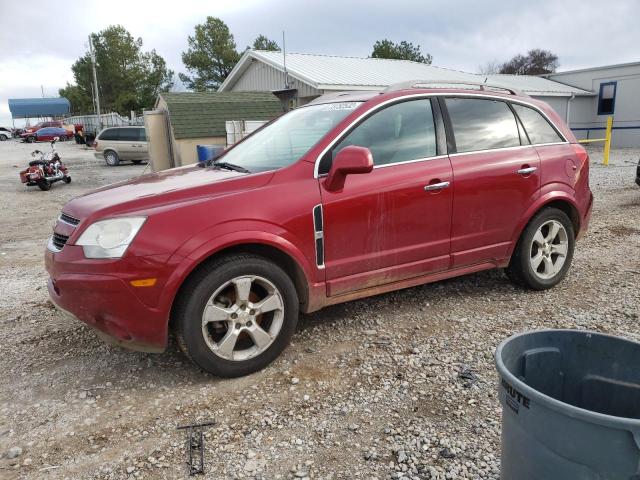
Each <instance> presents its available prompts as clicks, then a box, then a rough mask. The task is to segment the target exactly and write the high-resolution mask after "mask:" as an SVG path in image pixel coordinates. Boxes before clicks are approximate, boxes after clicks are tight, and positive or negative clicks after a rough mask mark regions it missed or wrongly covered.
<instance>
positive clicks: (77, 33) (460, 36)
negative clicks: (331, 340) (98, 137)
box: [0, 0, 640, 126]
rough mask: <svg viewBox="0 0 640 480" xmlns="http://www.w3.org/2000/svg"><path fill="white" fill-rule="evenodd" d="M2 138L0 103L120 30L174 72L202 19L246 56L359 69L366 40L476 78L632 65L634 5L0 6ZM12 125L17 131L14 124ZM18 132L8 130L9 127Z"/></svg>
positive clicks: (31, 89)
mask: <svg viewBox="0 0 640 480" xmlns="http://www.w3.org/2000/svg"><path fill="white" fill-rule="evenodd" d="M0 12H1V13H0V126H11V116H10V113H9V107H8V104H7V99H8V98H28V97H40V96H42V91H44V95H45V96H46V97H55V96H57V92H58V89H59V88H61V87H63V86H65V84H66V83H67V82H70V83H73V75H72V73H71V65H72V64H73V62H74V61H75V60H76V59H77V58H79V57H80V56H82V55H83V54H84V52H85V51H86V49H87V36H88V35H89V34H90V33H91V32H98V31H100V30H102V29H104V28H106V27H108V26H109V25H114V24H120V25H123V26H124V27H125V28H126V29H127V30H129V32H130V33H131V34H132V35H133V36H134V37H141V38H142V40H143V42H144V46H143V49H145V50H150V49H156V51H157V52H158V53H159V54H160V55H162V56H163V57H164V58H165V60H166V61H167V63H168V66H169V68H171V69H173V70H174V71H175V72H184V71H185V69H184V66H183V65H182V62H181V52H182V51H184V50H186V48H187V37H188V36H189V35H190V34H193V28H194V26H195V25H196V24H198V23H203V22H204V21H205V19H206V17H207V16H208V15H212V16H216V17H219V18H221V19H222V20H224V21H225V22H226V24H227V25H228V26H229V28H230V30H231V33H233V35H234V37H235V41H236V44H237V47H238V50H244V49H245V47H246V46H247V45H250V44H251V43H252V42H253V40H254V38H255V37H256V36H257V35H258V34H264V35H266V36H267V37H269V38H272V39H274V40H277V41H278V43H280V42H281V38H282V31H283V30H284V31H285V32H286V47H287V51H288V52H298V53H321V54H331V55H345V56H359V57H366V56H368V55H370V54H371V49H372V46H373V44H374V42H375V41H376V40H379V39H383V38H388V39H390V40H393V41H394V42H400V41H402V40H406V41H409V42H412V43H414V44H416V45H420V47H421V49H422V52H423V53H430V54H431V55H433V64H434V65H437V66H441V67H448V68H454V69H459V70H464V71H469V72H477V71H478V69H479V67H480V66H481V65H484V64H486V63H488V62H503V61H506V60H508V59H509V58H511V57H512V56H514V55H516V54H518V53H526V51H527V50H529V49H532V48H543V49H547V50H551V51H552V52H554V53H555V54H557V55H558V57H559V62H560V67H559V69H558V70H559V71H562V70H570V69H574V68H585V67H591V66H599V65H610V64H616V63H625V62H633V61H640V49H639V48H638V45H640V28H638V25H637V22H638V19H639V18H640V0H615V1H609V2H606V3H605V2H602V0H562V1H558V0H528V1H524V0H510V1H507V0H483V1H478V0H446V1H443V0H394V1H393V2H389V1H377V0H369V1H360V0H355V1H347V0H341V1H336V0H323V1H321V2H317V1H316V2H309V1H304V0H295V1H294V0H263V1H257V0H235V1H222V0H208V1H195V0H180V1H179V2H169V3H164V2H160V1H157V0H156V1H146V0H136V1H132V0H127V1H122V0H110V1H108V2H107V1H104V0H101V1H93V0H83V1H82V2H73V3H71V4H69V7H65V9H64V12H61V11H60V4H59V3H58V2H51V1H40V0H31V1H30V2H29V9H28V14H27V12H26V11H25V9H24V5H23V4H21V3H20V2H15V1H10V0H0ZM20 123H21V122H20ZM18 125H19V124H18V122H16V126H18Z"/></svg>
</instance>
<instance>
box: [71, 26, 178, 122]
mask: <svg viewBox="0 0 640 480" xmlns="http://www.w3.org/2000/svg"><path fill="white" fill-rule="evenodd" d="M91 40H92V43H93V47H94V50H95V56H96V73H97V76H98V87H99V93H100V104H101V107H102V110H103V111H105V112H109V111H114V112H118V113H120V114H121V115H129V112H130V111H131V110H136V111H140V110H144V109H145V108H150V107H152V106H153V104H154V102H155V99H156V97H157V95H158V93H160V92H163V91H167V90H169V89H170V88H171V86H172V85H173V80H172V77H173V71H172V70H170V69H168V68H167V64H166V62H165V60H164V59H163V58H162V57H161V56H160V55H158V54H157V53H156V51H155V50H151V51H150V52H143V51H142V39H141V38H137V39H134V38H133V36H132V35H131V34H130V33H129V32H128V31H127V30H126V29H125V28H124V27H122V26H119V25H115V26H110V27H108V28H106V29H105V30H103V31H101V32H99V33H92V34H91ZM71 70H72V72H73V77H74V80H75V85H70V84H68V83H67V86H66V87H65V88H62V89H60V91H59V94H60V96H63V97H66V98H67V99H68V100H69V102H71V107H72V111H73V112H76V113H86V112H89V111H92V110H93V100H92V98H93V97H92V92H93V77H92V73H91V57H90V55H89V53H88V52H87V53H85V55H84V56H82V57H80V58H79V59H78V60H76V62H75V63H74V64H73V65H72V67H71Z"/></svg>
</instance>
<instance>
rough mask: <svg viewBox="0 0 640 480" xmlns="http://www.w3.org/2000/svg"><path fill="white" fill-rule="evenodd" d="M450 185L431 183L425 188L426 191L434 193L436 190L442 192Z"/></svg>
mask: <svg viewBox="0 0 640 480" xmlns="http://www.w3.org/2000/svg"><path fill="white" fill-rule="evenodd" d="M449 185H450V183H449V182H440V183H430V184H429V185H425V186H424V191H425V192H434V191H436V190H442V189H443V188H447V187H448V186H449Z"/></svg>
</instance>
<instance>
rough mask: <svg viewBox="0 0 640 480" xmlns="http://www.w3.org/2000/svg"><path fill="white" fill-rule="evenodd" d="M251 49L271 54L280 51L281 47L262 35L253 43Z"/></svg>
mask: <svg viewBox="0 0 640 480" xmlns="http://www.w3.org/2000/svg"><path fill="white" fill-rule="evenodd" d="M247 48H248V47H247ZM251 48H252V49H253V50H267V51H269V52H279V51H280V46H279V45H278V43H277V42H276V41H274V40H270V39H268V38H267V37H265V36H264V35H262V34H260V35H258V36H257V37H256V39H255V40H254V41H253V45H252V46H251Z"/></svg>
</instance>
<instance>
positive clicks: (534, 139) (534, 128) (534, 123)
mask: <svg viewBox="0 0 640 480" xmlns="http://www.w3.org/2000/svg"><path fill="white" fill-rule="evenodd" d="M512 105H513V109H514V110H515V111H516V115H518V117H520V121H521V122H522V125H523V126H524V129H525V130H526V131H527V135H528V136H529V140H531V143H532V144H534V145H539V144H541V143H558V142H563V141H564V140H562V137H560V135H559V134H558V132H557V131H556V129H555V128H553V127H552V126H551V124H550V123H549V122H548V121H547V119H546V118H544V117H543V116H542V115H540V113H539V112H537V111H536V110H534V109H533V108H529V107H525V106H524V105H519V104H517V103H514V104H512Z"/></svg>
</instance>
